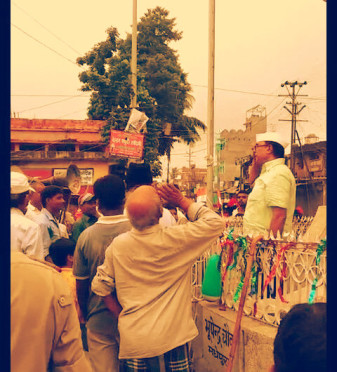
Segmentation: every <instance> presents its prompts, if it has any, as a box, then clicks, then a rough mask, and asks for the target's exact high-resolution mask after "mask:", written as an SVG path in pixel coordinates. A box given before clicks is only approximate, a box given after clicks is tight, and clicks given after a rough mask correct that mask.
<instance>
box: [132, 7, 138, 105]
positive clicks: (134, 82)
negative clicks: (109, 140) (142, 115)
mask: <svg viewBox="0 0 337 372" xmlns="http://www.w3.org/2000/svg"><path fill="white" fill-rule="evenodd" d="M131 83H132V89H133V93H134V95H133V97H132V100H131V107H132V108H136V106H137V0H133V16H132V47H131Z"/></svg>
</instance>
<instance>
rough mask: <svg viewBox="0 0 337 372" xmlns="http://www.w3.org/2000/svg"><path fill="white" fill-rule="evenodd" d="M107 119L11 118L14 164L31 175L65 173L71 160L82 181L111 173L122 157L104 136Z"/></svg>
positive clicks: (42, 177)
mask: <svg viewBox="0 0 337 372" xmlns="http://www.w3.org/2000/svg"><path fill="white" fill-rule="evenodd" d="M104 125H105V121H100V120H59V119H19V118H12V119H11V165H13V166H14V165H16V166H19V167H20V168H21V169H22V171H23V172H24V173H25V174H26V175H27V176H31V177H40V178H41V179H44V178H48V177H51V176H64V175H65V173H66V170H67V168H68V166H69V165H70V164H76V165H77V167H78V168H79V169H80V171H81V178H82V185H83V186H92V185H93V183H94V182H95V180H96V179H97V178H100V177H102V176H105V175H106V174H109V173H111V169H112V168H113V167H114V166H115V165H116V163H118V160H119V158H118V157H116V156H110V155H109V153H108V151H107V145H106V144H105V143H104V142H103V140H102V137H101V130H102V127H103V126H104Z"/></svg>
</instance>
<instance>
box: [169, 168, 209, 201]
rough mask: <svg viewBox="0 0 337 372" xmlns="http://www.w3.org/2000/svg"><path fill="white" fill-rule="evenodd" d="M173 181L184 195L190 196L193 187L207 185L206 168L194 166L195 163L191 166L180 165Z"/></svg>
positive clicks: (193, 189) (192, 192)
mask: <svg viewBox="0 0 337 372" xmlns="http://www.w3.org/2000/svg"><path fill="white" fill-rule="evenodd" d="M173 182H174V183H175V184H177V185H178V186H179V188H180V190H181V191H183V192H184V194H185V195H187V196H192V195H194V192H195V189H198V188H202V187H205V186H206V185H207V169H206V168H196V166H195V164H192V165H191V168H188V167H182V168H181V169H178V170H177V172H176V175H175V178H174V179H173Z"/></svg>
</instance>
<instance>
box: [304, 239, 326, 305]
mask: <svg viewBox="0 0 337 372" xmlns="http://www.w3.org/2000/svg"><path fill="white" fill-rule="evenodd" d="M325 250H326V239H322V240H321V243H320V244H318V246H317V251H316V266H318V265H319V263H320V262H321V255H322V253H323V252H324V251H325ZM318 277H319V274H318V275H317V276H316V278H315V279H314V281H313V282H312V285H311V291H310V294H309V299H308V303H309V304H313V303H314V299H315V296H316V286H317V282H318Z"/></svg>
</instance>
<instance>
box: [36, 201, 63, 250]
mask: <svg viewBox="0 0 337 372" xmlns="http://www.w3.org/2000/svg"><path fill="white" fill-rule="evenodd" d="M36 222H37V223H38V224H39V226H40V230H41V235H42V245H43V251H44V253H43V254H44V257H47V256H48V255H49V247H50V244H51V243H53V242H54V241H56V240H57V239H60V238H62V237H64V238H69V236H68V233H67V228H66V226H65V225H63V224H61V223H59V222H58V221H57V220H56V218H55V217H54V216H53V215H52V214H51V213H50V212H49V211H48V210H47V209H46V208H42V211H41V213H40V215H39V216H38V218H37V220H36Z"/></svg>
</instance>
